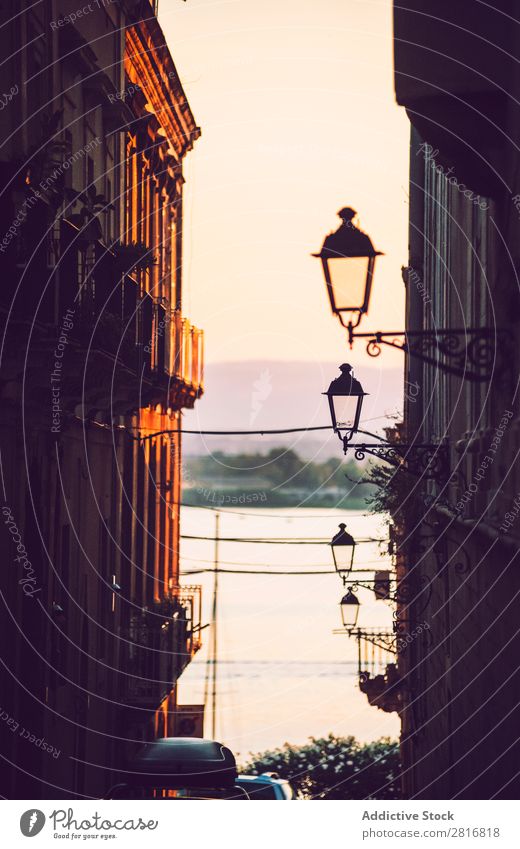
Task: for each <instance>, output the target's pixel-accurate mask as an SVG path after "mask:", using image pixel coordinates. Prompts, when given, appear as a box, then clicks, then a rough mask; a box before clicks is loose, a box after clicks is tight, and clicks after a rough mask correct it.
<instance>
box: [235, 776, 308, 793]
mask: <svg viewBox="0 0 520 849" xmlns="http://www.w3.org/2000/svg"><path fill="white" fill-rule="evenodd" d="M235 784H236V785H237V786H238V787H241V788H242V789H243V790H245V791H246V793H247V795H248V796H249V798H250V799H283V800H289V799H294V790H293V789H292V787H291V785H290V784H289V782H288V781H286V780H285V779H283V778H279V777H278V775H277V773H276V772H264V773H262V774H261V775H239V776H238V778H237V780H236V782H235Z"/></svg>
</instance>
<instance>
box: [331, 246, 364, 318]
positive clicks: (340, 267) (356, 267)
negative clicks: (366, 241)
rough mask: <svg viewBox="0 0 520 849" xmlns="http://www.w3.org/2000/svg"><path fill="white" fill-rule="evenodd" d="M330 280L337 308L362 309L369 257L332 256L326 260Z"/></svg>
mask: <svg viewBox="0 0 520 849" xmlns="http://www.w3.org/2000/svg"><path fill="white" fill-rule="evenodd" d="M328 263H329V274H330V282H331V286H332V292H333V295H334V303H335V306H336V309H337V310H363V309H364V308H365V294H366V285H367V274H368V265H369V258H368V257H366V256H352V257H334V258H333V259H329V260H328Z"/></svg>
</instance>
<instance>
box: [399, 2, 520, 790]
mask: <svg viewBox="0 0 520 849" xmlns="http://www.w3.org/2000/svg"><path fill="white" fill-rule="evenodd" d="M516 11H517V10H516ZM514 16H515V7H514V4H513V3H511V2H506V1H505V0H503V2H500V3H495V4H492V5H487V6H486V5H485V4H484V5H483V4H480V3H473V2H467V3H461V4H453V3H448V2H440V3H439V2H436V3H431V2H429V0H406V2H404V3H403V2H399V3H396V4H395V7H394V35H395V87H396V96H397V101H398V103H399V104H400V105H402V106H404V107H405V108H406V110H407V113H408V116H409V118H410V122H411V150H410V162H411V167H410V230H409V257H408V263H407V267H406V268H405V269H404V275H403V277H404V281H405V285H406V294H407V318H406V326H407V330H408V331H414V332H418V331H423V332H426V333H428V334H429V335H428V336H424V335H423V336H422V337H417V338H416V340H415V341H414V338H412V336H411V337H410V338H409V340H408V341H409V347H408V354H407V356H406V374H405V381H406V383H405V385H406V386H408V387H415V388H416V390H417V391H414V392H408V393H406V400H405V419H404V428H403V438H404V440H405V441H406V442H407V443H412V444H413V443H414V442H417V443H431V444H438V445H442V444H444V445H447V446H448V449H449V457H450V474H449V476H448V478H447V479H445V480H442V479H440V478H438V479H437V480H436V481H432V480H429V481H425V480H424V479H418V480H416V481H415V482H413V481H412V482H410V484H409V486H408V487H407V490H406V492H405V491H404V490H403V491H402V492H401V496H400V498H399V499H398V501H397V504H396V503H394V505H393V515H394V523H395V536H396V545H397V560H398V564H399V570H400V575H401V583H402V582H403V581H404V582H406V581H408V585H409V587H411V590H412V591H411V592H409V593H408V594H406V595H402V597H401V603H400V604H398V610H397V629H398V632H399V636H400V637H403V636H404V637H406V636H408V635H409V636H410V639H409V640H408V641H407V642H406V645H405V650H403V651H401V652H400V653H399V654H398V657H399V663H398V667H399V682H400V706H399V711H400V715H401V719H402V741H401V748H402V761H403V793H404V796H405V797H406V798H412V797H413V798H425V799H446V798H467V799H481V798H482V799H490V798H499V799H500V798H506V799H507V798H518V794H519V792H520V772H519V771H518V762H519V759H520V743H519V738H518V727H519V720H520V708H519V701H520V677H519V674H520V673H519V668H518V657H519V654H520V639H519V634H518V624H517V623H518V609H519V607H518V604H519V593H520V570H519V562H520V560H519V546H520V526H518V527H517V526H516V525H515V522H516V517H517V513H518V492H519V479H518V475H519V464H518V448H519V444H520V443H519V435H520V416H519V406H518V396H517V382H518V374H519V371H520V369H519V365H520V363H519V354H518V321H519V318H520V299H519V287H518V247H517V246H518V243H519V238H520V215H519V204H518V198H519V196H520V194H519V193H520V185H519V181H520V176H519V175H520V167H519V165H520V158H519V149H518V145H517V139H518V132H519V129H520V120H519V119H520V116H519V110H518V95H519V93H520V77H519V68H518V62H517V61H516V60H515V59H514V57H515V56H517V55H518V48H519V35H518V31H517V30H518V28H517V27H516V28H515V26H513V25H512V17H514ZM450 330H451V331H455V332H453V333H449V332H444V331H450ZM417 339H419V341H418V342H417ZM403 474H405V473H403ZM395 486H397V484H395Z"/></svg>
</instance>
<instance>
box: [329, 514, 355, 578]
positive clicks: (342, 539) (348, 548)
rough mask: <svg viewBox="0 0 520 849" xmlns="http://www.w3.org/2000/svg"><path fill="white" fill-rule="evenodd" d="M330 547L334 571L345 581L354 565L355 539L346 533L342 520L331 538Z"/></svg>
mask: <svg viewBox="0 0 520 849" xmlns="http://www.w3.org/2000/svg"><path fill="white" fill-rule="evenodd" d="M330 547H331V551H332V557H333V559H334V566H335V567H336V572H337V573H338V575H339V576H340V577H341V578H342V579H343V581H345V578H346V576H347V575H349V574H350V572H351V571H352V567H353V565H354V551H355V548H356V541H355V539H354V537H352V536H351V535H350V534H349V533H348V531H347V526H346V525H345V524H344V523H343V522H342V523H341V524H340V526H339V531H338V533H337V534H336V535H335V536H334V537H333V538H332V539H331V541H330Z"/></svg>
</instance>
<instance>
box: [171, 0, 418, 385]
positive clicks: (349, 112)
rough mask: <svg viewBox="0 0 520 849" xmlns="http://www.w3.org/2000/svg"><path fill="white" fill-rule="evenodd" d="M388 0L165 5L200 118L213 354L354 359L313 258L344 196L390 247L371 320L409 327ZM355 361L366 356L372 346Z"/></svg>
mask: <svg viewBox="0 0 520 849" xmlns="http://www.w3.org/2000/svg"><path fill="white" fill-rule="evenodd" d="M391 7H392V4H391V0H187V2H181V0H162V2H161V3H160V14H159V19H160V21H161V24H162V26H163V29H164V32H165V35H166V38H167V41H168V44H169V46H170V49H171V52H172V55H173V57H174V61H175V63H176V66H177V69H178V71H179V74H180V76H181V80H182V81H183V84H184V87H185V90H186V93H187V95H188V98H189V101H190V104H191V107H192V109H193V112H194V114H195V117H196V120H197V122H198V124H199V125H200V126H201V128H202V137H201V138H200V139H199V141H198V142H197V143H196V145H195V148H194V150H193V151H192V152H191V153H190V154H189V155H188V157H187V161H186V166H185V177H186V186H185V191H186V195H185V198H186V205H185V230H186V234H187V235H186V238H185V246H184V313H185V315H187V316H188V317H189V318H190V320H192V321H193V322H194V323H196V324H197V325H198V326H200V327H203V328H204V330H205V334H206V362H208V363H212V362H219V361H220V362H221V361H228V360H253V359H277V360H302V361H304V360H307V361H308V360H319V361H322V362H325V361H330V360H337V361H338V362H341V361H343V360H344V359H346V358H347V353H346V352H347V350H348V349H347V346H346V343H345V331H343V330H342V329H341V328H340V326H339V323H338V321H337V319H335V318H334V317H333V316H332V314H331V312H330V307H329V304H328V299H327V296H326V291H325V284H324V282H323V276H322V272H321V265H320V263H319V261H318V260H316V259H313V258H311V256H310V254H311V253H312V252H313V251H318V250H319V249H320V248H321V244H322V241H323V238H324V236H325V235H326V234H327V233H328V232H330V231H331V230H334V229H336V226H337V224H338V223H339V219H338V218H337V217H336V213H337V211H338V210H339V209H340V208H341V207H342V206H353V207H354V208H355V209H356V210H357V211H358V221H359V223H360V226H361V227H362V229H364V230H365V231H366V232H367V233H369V235H370V236H371V238H372V240H373V242H374V244H375V246H376V247H377V248H378V249H379V250H381V251H384V252H385V254H386V256H385V257H382V258H381V259H380V260H379V267H376V275H375V282H374V288H373V291H372V301H371V309H370V315H369V316H368V317H366V318H365V320H364V322H363V325H362V327H361V328H360V329H362V330H397V329H400V328H401V327H402V326H403V325H404V319H403V305H404V287H403V283H402V280H401V266H402V265H406V264H407V216H408V186H407V182H408V138H409V122H408V119H407V117H406V114H405V112H404V110H403V109H401V108H399V107H398V106H397V105H396V104H395V98H394V92H393V77H392V70H393V66H392V19H391ZM348 359H349V361H351V362H353V363H354V364H356V363H360V364H363V365H368V363H367V359H368V358H367V355H366V353H365V347H364V345H363V344H362V342H358V343H357V344H356V345H355V347H354V351H353V352H352V353H351V352H349V353H348ZM377 365H378V366H379V367H380V368H383V369H384V368H386V367H387V366H388V367H394V368H395V367H396V366H401V365H402V354H400V353H395V352H392V351H389V352H385V353H384V354H383V355H382V357H380V358H379V360H378V361H377Z"/></svg>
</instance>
